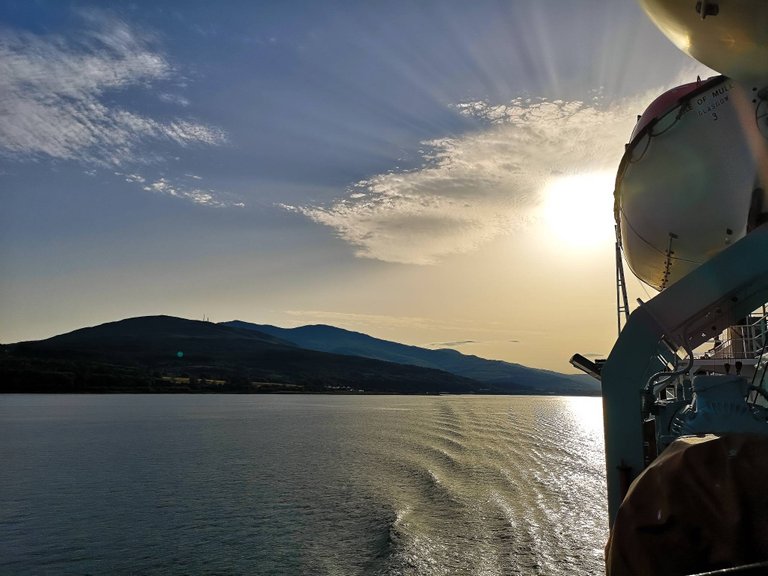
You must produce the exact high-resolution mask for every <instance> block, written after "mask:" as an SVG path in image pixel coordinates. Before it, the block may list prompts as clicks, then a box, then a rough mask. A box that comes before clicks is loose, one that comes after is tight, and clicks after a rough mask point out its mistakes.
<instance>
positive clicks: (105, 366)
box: [0, 316, 499, 393]
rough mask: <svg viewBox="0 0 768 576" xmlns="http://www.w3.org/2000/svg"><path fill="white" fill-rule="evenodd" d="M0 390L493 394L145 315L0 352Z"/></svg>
mask: <svg viewBox="0 0 768 576" xmlns="http://www.w3.org/2000/svg"><path fill="white" fill-rule="evenodd" d="M0 391H4V392H25V391H26V392H32V391H48V392H65V391H68V392H104V391H107V392H115V391H121V392H190V391H191V392H211V391H213V392H263V391H293V392H302V391H303V392H329V391H334V392H345V391H347V392H349V391H357V392H359V391H365V392H375V393H477V392H485V393H496V392H498V391H499V390H498V389H497V388H495V387H493V386H490V385H487V384H481V383H479V382H476V381H474V380H471V379H470V378H466V377H462V376H458V375H455V374H451V373H448V372H443V371H440V370H437V369H434V368H427V367H419V366H412V365H404V364H396V363H392V362H387V361H383V360H379V359H370V358H365V357H360V356H345V355H341V354H332V353H326V352H321V351H315V350H309V349H304V348H301V347H299V346H297V345H295V344H293V343H291V342H289V341H286V340H283V339H281V338H279V337H276V336H274V335H271V334H267V333H264V332H260V331H258V330H253V329H248V330H245V329H240V328H237V327H231V326H226V325H220V324H212V323H210V322H201V321H196V320H185V319H183V318H174V317H170V316H147V317H140V318H129V319H127V320H120V321H117V322H109V323H107V324H101V325H99V326H94V327H90V328H82V329H80V330H75V331H73V332H69V333H67V334H62V335H60V336H54V337H53V338H49V339H47V340H39V341H33V342H19V343H16V344H10V345H4V346H2V347H0Z"/></svg>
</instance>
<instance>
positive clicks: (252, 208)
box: [0, 0, 703, 370]
mask: <svg viewBox="0 0 768 576" xmlns="http://www.w3.org/2000/svg"><path fill="white" fill-rule="evenodd" d="M697 73H703V69H702V68H701V66H698V65H697V64H696V63H695V62H693V61H691V60H690V59H689V58H687V57H686V56H685V55H683V54H681V53H679V52H678V51H677V50H676V49H675V48H674V47H673V46H672V45H671V44H670V43H669V42H668V41H667V40H666V39H664V38H663V36H661V34H660V33H658V32H657V31H656V29H655V28H654V27H653V26H652V24H651V23H650V22H649V21H648V19H647V18H646V17H645V15H644V14H643V13H642V11H641V10H640V9H639V8H638V6H636V5H635V4H634V3H633V2H630V1H628V0H627V1H602V2H598V1H583V0H579V1H576V2H561V1H555V0H551V1H549V0H531V1H522V0H510V1H507V2H486V1H479V2H458V1H456V2H452V1H432V2H431V1H424V2H399V1H388V2H383V1H382V2H245V1H243V2H234V1H228V2H202V1H184V2H181V1H178V2H162V1H156V0H155V1H152V2H144V1H138V2H131V3H127V2H61V1H28V0H24V1H21V0H20V1H13V0H6V1H5V2H3V4H2V6H0V95H1V96H0V201H1V202H2V211H1V212H0V270H1V271H2V273H1V274H0V341H2V342H12V341H18V340H24V339H37V338H44V337H48V336H51V335H54V334H56V333H60V332H64V331H68V330H72V329H75V328H78V327H81V326H85V325H92V324H96V323H100V322H105V321H110V320H114V319H119V318H123V317H128V316H134V315H142V314H158V313H166V314H173V315H179V316H184V317H189V318H202V317H203V316H207V317H210V318H211V319H212V320H215V321H224V320H231V319H234V318H239V319H243V320H248V321H253V322H265V323H267V322H268V323H274V324H278V325H282V326H295V325H301V324H307V323H319V322H323V323H330V324H335V325H338V326H342V327H345V328H349V329H353V330H360V331H365V332H367V333H370V334H373V335H375V336H380V337H384V338H391V339H396V340H399V341H403V342H407V343H411V344H417V345H425V346H439V345H441V343H453V345H454V346H456V347H457V348H458V349H460V350H462V351H463V352H467V353H475V354H479V355H484V356H488V357H496V358H501V359H505V360H510V361H515V362H520V363H523V364H528V365H534V366H540V367H547V368H553V369H559V370H567V364H566V361H567V358H568V356H570V353H571V352H575V351H581V352H586V353H594V354H603V353H607V352H608V350H609V348H610V344H611V343H612V341H613V338H614V337H615V334H614V330H615V329H614V325H615V322H614V313H615V312H614V303H613V297H614V296H613V284H612V280H611V278H612V275H613V261H612V254H613V252H612V250H613V248H612V245H611V243H610V229H611V228H610V227H611V214H610V195H611V192H612V190H611V189H610V177H611V176H610V175H611V173H612V172H615V167H616V164H617V162H618V159H619V158H620V156H621V153H622V146H623V143H624V142H625V141H626V140H627V138H628V137H629V132H630V131H631V128H632V125H633V124H634V119H635V115H636V114H639V113H641V112H642V110H643V108H644V106H645V105H647V104H648V103H649V102H650V101H651V100H652V99H653V97H655V96H656V95H657V94H658V93H660V92H661V91H662V90H663V89H665V88H668V87H672V86H674V85H676V84H678V83H682V82H683V81H689V80H691V79H692V78H695V75H696V74H697ZM594 174H601V175H603V176H605V177H606V178H607V180H606V179H604V180H603V181H605V182H608V184H606V185H605V189H602V190H600V191H599V192H600V197H599V198H598V199H597V200H594V199H593V198H592V196H591V195H590V194H592V192H591V191H590V190H585V189H582V188H583V187H581V186H580V185H578V184H573V183H574V182H580V180H578V178H579V177H581V176H582V175H594ZM569 178H577V180H568V179H569ZM557 180H560V181H564V182H570V183H571V185H570V186H567V187H566V192H565V193H566V194H569V195H570V196H571V197H574V198H578V199H579V205H588V206H589V205H590V203H594V210H593V212H596V213H599V214H601V216H600V218H601V220H600V222H599V225H594V226H593V227H592V228H593V229H596V228H600V229H601V230H608V236H607V240H606V237H602V238H601V242H600V244H599V245H594V246H582V245H580V243H579V238H581V237H582V232H580V231H579V229H577V228H571V223H566V224H563V223H562V222H563V220H559V222H561V224H558V225H556V226H557V227H558V229H557V230H554V229H553V228H552V227H551V221H550V220H549V219H550V217H551V216H553V215H554V213H555V212H557V210H558V209H562V206H564V205H565V201H559V200H556V201H554V204H553V203H552V202H553V201H552V195H553V194H554V192H553V190H554V188H552V186H551V184H552V182H555V181H557ZM548 197H549V202H548ZM553 206H554V207H553ZM606 206H608V208H606ZM558 207H560V208H558ZM567 215H568V214H566V216H567ZM548 222H550V224H549V227H548ZM563 232H564V234H559V233H563ZM598 287H599V288H598ZM564 309H567V310H570V311H571V312H569V314H568V316H569V318H568V319H567V321H566V322H563V318H562V310H564Z"/></svg>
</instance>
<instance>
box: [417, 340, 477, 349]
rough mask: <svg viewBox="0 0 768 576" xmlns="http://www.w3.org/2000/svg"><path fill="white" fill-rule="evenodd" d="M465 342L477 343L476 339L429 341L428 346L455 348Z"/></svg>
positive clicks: (465, 343)
mask: <svg viewBox="0 0 768 576" xmlns="http://www.w3.org/2000/svg"><path fill="white" fill-rule="evenodd" d="M467 344H477V341H476V340H455V341H452V342H431V343H430V344H429V347H430V348H457V347H459V346H466V345H467Z"/></svg>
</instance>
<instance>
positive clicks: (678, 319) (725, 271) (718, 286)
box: [601, 224, 768, 525]
mask: <svg viewBox="0 0 768 576" xmlns="http://www.w3.org/2000/svg"><path fill="white" fill-rule="evenodd" d="M766 301H768V224H764V225H762V226H760V227H759V228H757V229H755V230H753V231H752V232H750V233H749V234H747V235H746V236H745V237H744V238H742V239H741V240H739V241H738V242H736V243H734V244H733V245H732V246H730V247H729V248H728V249H726V250H724V251H723V252H721V253H719V254H718V255H717V256H715V257H714V258H712V259H711V260H709V261H708V262H706V263H705V264H702V265H701V266H699V267H698V268H697V269H696V270H694V271H693V272H691V273H690V274H688V275H687V276H685V277H683V278H682V279H681V280H679V281H678V282H676V283H674V284H673V285H671V286H670V287H669V288H667V289H666V290H664V291H663V292H661V293H660V294H658V295H657V296H656V297H654V298H653V299H651V300H650V301H648V302H647V303H645V304H643V305H642V306H640V307H639V308H638V309H636V310H635V311H634V312H633V313H632V314H631V315H630V317H629V321H628V322H627V324H626V325H625V327H624V330H622V332H621V334H620V335H619V339H618V340H617V341H616V344H615V345H614V347H613V350H612V351H611V354H610V355H609V356H608V360H607V361H606V362H605V365H604V366H603V369H602V373H601V376H602V386H603V415H604V416H603V418H604V428H605V459H606V474H607V480H608V513H609V523H610V525H613V520H614V518H615V517H616V512H617V510H618V508H619V505H620V504H621V500H622V498H623V497H624V494H623V493H622V492H623V487H622V483H623V482H624V481H625V480H632V479H634V478H635V477H637V475H638V474H639V473H640V472H641V471H642V469H643V468H644V461H643V458H644V454H643V431H642V426H643V415H642V404H641V402H642V394H643V390H644V388H645V386H646V384H647V383H648V379H649V378H650V377H651V376H652V375H653V374H655V373H656V372H658V371H659V370H661V369H663V367H664V366H663V365H662V362H661V361H660V360H659V359H658V358H657V354H658V350H659V345H660V343H661V341H662V339H664V340H665V341H667V342H669V343H672V344H673V345H675V346H677V347H678V348H681V349H684V348H686V347H687V348H689V349H693V348H696V347H697V346H699V345H700V344H701V343H703V342H705V341H706V340H708V339H709V338H710V337H712V336H714V335H715V334H719V333H720V332H721V331H722V330H724V329H725V328H727V327H728V326H731V325H734V324H736V323H738V320H739V319H741V318H743V317H744V316H746V315H747V314H749V313H750V312H752V311H753V310H755V309H757V308H758V307H760V306H761V305H762V304H764V303H765V302H766ZM621 469H624V470H627V469H628V474H627V478H625V479H622V471H621Z"/></svg>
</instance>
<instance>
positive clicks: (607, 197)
mask: <svg viewBox="0 0 768 576" xmlns="http://www.w3.org/2000/svg"><path fill="white" fill-rule="evenodd" d="M613 186H614V175H613V174H612V173H610V172H588V173H585V174H573V175H569V176H561V177H558V178H554V179H552V180H550V181H549V182H547V184H546V186H545V188H544V194H543V196H544V199H543V202H542V204H541V208H540V210H541V218H542V220H543V221H544V222H545V223H546V226H547V233H548V234H549V236H550V238H552V240H553V241H554V242H556V243H557V244H558V245H559V246H560V247H562V248H571V249H577V250H585V249H591V248H598V247H600V246H604V245H606V243H607V244H608V245H611V244H612V242H613V240H614V238H615V232H614V221H613Z"/></svg>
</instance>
